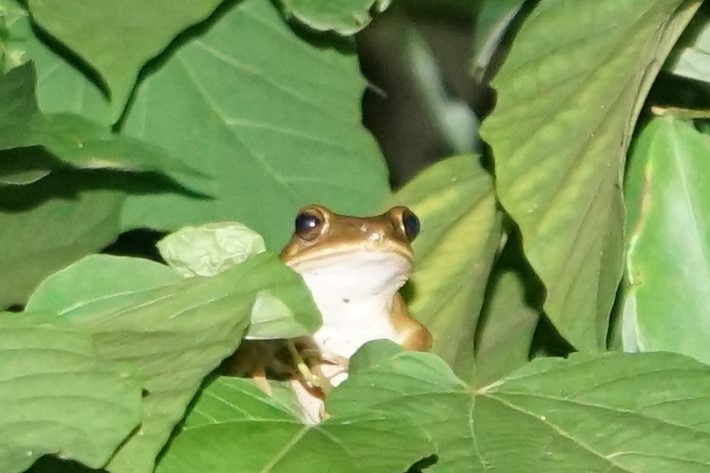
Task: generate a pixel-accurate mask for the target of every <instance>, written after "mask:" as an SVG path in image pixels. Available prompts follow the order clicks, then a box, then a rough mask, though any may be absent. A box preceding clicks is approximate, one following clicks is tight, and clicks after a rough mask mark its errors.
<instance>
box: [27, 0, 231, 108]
mask: <svg viewBox="0 0 710 473" xmlns="http://www.w3.org/2000/svg"><path fill="white" fill-rule="evenodd" d="M221 1H222V0H200V1H197V2H183V1H182V0H154V1H151V2H147V3H146V2H143V1H141V0H122V1H121V2H115V1H113V0H64V1H62V2H58V3H57V2H52V1H47V0H29V2H28V3H29V7H30V10H31V12H32V17H33V19H34V20H35V21H36V22H37V23H38V24H39V25H40V26H42V28H44V29H45V30H47V31H48V32H49V33H51V34H52V35H53V36H54V37H55V38H57V39H58V40H59V41H61V42H62V43H63V44H65V45H66V46H67V47H68V48H70V49H71V50H73V51H74V52H75V53H77V54H78V55H79V56H80V57H81V58H82V59H84V60H85V61H86V62H87V63H88V64H90V65H91V66H92V67H93V68H94V69H95V70H96V71H97V72H99V73H100V74H101V77H102V79H103V81H105V83H106V84H107V85H108V89H109V91H110V96H111V109H112V116H113V118H114V119H118V117H119V116H120V114H121V112H122V110H123V108H124V106H125V104H126V101H127V100H128V97H129V96H130V93H131V91H132V90H133V87H134V84H135V81H136V78H137V76H138V72H139V71H140V70H141V68H142V67H143V65H144V64H145V63H146V62H147V61H148V60H149V59H151V58H153V57H154V56H156V55H157V54H158V53H160V52H161V51H162V50H163V49H164V48H165V47H166V46H167V45H168V44H169V43H170V42H171V41H172V40H173V39H174V38H175V36H176V35H177V34H178V33H180V32H181V31H183V30H184V29H185V28H187V27H188V26H190V25H192V24H194V23H198V22H200V21H202V20H204V19H205V18H207V17H208V16H209V15H210V14H211V13H212V12H213V11H214V9H215V8H216V7H217V5H219V4H220V3H221Z"/></svg>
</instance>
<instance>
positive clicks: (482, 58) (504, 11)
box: [472, 0, 525, 81]
mask: <svg viewBox="0 0 710 473" xmlns="http://www.w3.org/2000/svg"><path fill="white" fill-rule="evenodd" d="M524 2H525V0H484V1H483V5H482V6H481V7H480V11H479V12H478V15H476V28H475V29H474V36H473V54H472V56H473V61H472V70H473V76H474V77H475V78H476V79H478V80H479V81H480V80H483V78H484V76H485V73H486V71H487V70H488V66H489V64H490V62H491V58H492V57H493V55H494V54H495V53H496V51H498V47H499V46H500V42H501V41H502V40H503V38H504V36H505V33H506V32H507V31H508V27H509V26H510V23H511V22H512V21H513V20H514V19H515V17H516V15H517V14H518V12H519V11H520V9H521V8H522V6H523V3H524Z"/></svg>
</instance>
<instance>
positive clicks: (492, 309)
mask: <svg viewBox="0 0 710 473" xmlns="http://www.w3.org/2000/svg"><path fill="white" fill-rule="evenodd" d="M522 251H523V250H522V248H521V245H520V242H519V241H518V240H517V238H516V237H515V236H513V235H508V241H507V243H506V245H505V247H504V248H503V251H502V252H501V254H500V256H499V257H498V259H497V260H496V262H495V264H494V265H493V270H492V271H491V277H490V279H489V281H488V286H487V288H486V297H485V302H484V305H483V308H482V309H481V319H480V320H479V322H478V326H477V327H476V338H475V348H476V372H475V376H474V377H473V379H472V384H473V385H474V386H476V387H479V386H484V385H486V384H489V383H491V382H493V381H496V380H498V379H500V378H502V377H503V376H504V375H506V374H508V373H510V372H511V371H513V370H514V369H517V368H519V367H521V366H523V365H524V364H525V363H527V361H528V360H529V359H530V348H531V345H532V340H533V335H534V334H535V329H536V328H537V325H538V321H539V319H540V307H541V305H542V294H541V292H542V291H541V289H540V288H539V287H538V286H539V282H538V281H537V278H536V277H535V275H534V274H532V271H531V270H530V268H529V266H528V264H527V262H526V261H525V260H524V257H523V254H522Z"/></svg>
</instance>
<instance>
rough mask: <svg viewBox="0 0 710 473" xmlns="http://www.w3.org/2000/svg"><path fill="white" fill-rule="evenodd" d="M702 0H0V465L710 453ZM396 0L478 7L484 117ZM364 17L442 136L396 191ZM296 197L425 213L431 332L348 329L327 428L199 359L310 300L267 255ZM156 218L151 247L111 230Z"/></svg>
mask: <svg viewBox="0 0 710 473" xmlns="http://www.w3.org/2000/svg"><path fill="white" fill-rule="evenodd" d="M390 3H392V4H390ZM701 3H702V2H701V1H700V0H598V1H594V2H591V1H585V0H540V1H538V2H524V1H523V0H504V1H494V0H488V1H473V0H471V1H464V0H452V1H447V2H437V3H436V4H435V5H434V4H431V3H430V2H418V1H415V0H400V1H399V2H389V1H385V0H383V1H378V0H364V1H363V0H348V1H339V2H333V1H325V0H281V1H279V2H271V1H269V0H241V1H236V0H222V1H220V0H199V1H193V2H184V1H179V0H154V1H152V2H139V1H137V0H122V1H119V2H117V1H109V0H62V1H61V2H50V1H47V0H27V1H24V2H20V1H16V0H0V275H1V276H0V308H3V309H6V311H5V312H2V313H0V471H2V472H7V473H14V472H22V471H26V470H28V469H29V470H31V471H35V472H59V473H72V472H73V473H79V472H86V471H87V470H88V469H90V468H92V469H99V470H101V469H103V470H106V471H109V472H111V473H149V472H152V471H157V472H160V473H173V472H176V473H193V472H202V471H210V472H225V473H226V472H272V471H273V472H281V473H289V472H294V473H295V472H302V471H309V472H314V473H316V472H324V473H325V472H332V471H336V469H337V471H342V472H345V473H349V472H353V473H355V472H358V473H360V472H362V473H365V472H367V473H377V472H382V473H397V472H405V471H407V469H409V468H411V467H412V465H416V466H414V467H413V468H412V470H411V471H426V472H434V473H436V472H446V473H458V472H462V473H463V472H471V471H474V472H479V471H480V472H484V471H487V470H495V471H504V472H521V473H528V472H530V473H537V472H547V473H556V472H560V473H562V472H600V473H601V472H611V471H614V472H617V471H618V472H633V473H651V472H662V471H673V472H683V473H685V472H689V473H694V472H698V473H700V472H703V473H704V472H706V471H708V469H710V448H709V447H710V399H709V398H710V394H709V393H710V366H708V365H707V363H710V314H708V307H710V160H708V156H709V155H710V137H709V136H708V131H709V130H710V128H709V127H708V123H707V118H708V117H709V116H710V115H709V114H708V108H709V105H708V103H706V102H707V98H708V97H710V95H708V83H710V33H708V32H710V26H709V25H710V23H708V19H710V16H709V13H708V9H707V8H706V6H704V5H702V4H701ZM415 10H416V11H419V12H420V13H421V12H422V11H426V12H427V13H426V14H427V15H432V16H436V17H437V18H440V19H441V22H443V23H446V22H447V21H448V22H454V21H455V20H456V21H458V20H462V19H463V21H475V25H476V30H475V31H476V34H475V38H473V37H472V38H471V44H472V45H473V46H472V48H471V49H472V52H471V54H470V57H469V61H470V74H469V78H471V80H475V81H479V83H478V84H477V85H478V86H480V87H482V88H483V87H485V86H487V85H488V82H487V81H488V78H489V76H492V77H493V79H492V82H491V85H492V87H493V88H494V89H495V93H496V101H495V106H494V108H493V110H492V111H491V112H490V114H487V115H486V116H483V114H482V113H478V112H479V111H478V110H473V111H472V110H471V109H469V108H468V106H467V104H466V103H465V102H464V101H463V100H462V99H461V98H460V97H452V96H451V95H450V91H448V90H447V88H446V87H444V86H443V85H442V83H441V77H440V75H439V72H438V71H437V67H436V66H437V63H436V60H435V59H436V58H433V57H432V55H431V50H430V49H428V47H427V45H426V41H425V40H424V39H423V36H422V35H419V34H417V28H416V25H415V22H413V21H411V19H408V12H411V11H415ZM392 15H394V16H392ZM388 18H390V20H388ZM392 18H395V20H394V21H391V19H392ZM378 21H383V22H385V23H384V24H385V25H387V23H386V22H387V21H391V23H390V26H391V27H392V28H395V27H397V28H404V30H406V31H408V33H407V34H405V35H403V37H404V38H406V41H405V43H406V48H409V49H407V51H408V54H410V53H411V54H410V55H409V56H407V57H408V59H406V61H409V62H407V64H408V65H409V67H411V70H412V71H413V74H414V75H415V76H416V77H417V80H418V81H419V88H418V89H417V90H418V91H419V94H420V96H418V97H416V100H418V101H420V102H421V103H423V104H425V108H426V109H427V110H428V111H429V117H428V120H430V121H431V122H432V123H433V124H434V126H435V127H436V128H437V129H438V130H439V132H440V133H441V135H442V136H443V137H445V139H446V140H447V145H448V147H449V149H450V150H452V153H451V154H452V156H435V158H437V162H436V163H435V164H432V165H430V166H428V167H427V168H426V169H423V170H422V171H421V172H420V173H419V174H417V176H416V177H414V178H413V179H411V180H409V182H407V183H406V184H405V185H404V186H402V187H401V188H398V189H395V190H392V189H391V188H390V184H389V174H388V167H387V164H388V163H387V162H386V161H385V159H384V157H383V155H382V152H381V151H380V148H378V143H377V142H376V140H375V139H374V138H373V135H372V134H371V133H370V131H369V130H368V129H367V128H365V126H363V125H362V116H363V112H362V96H363V93H364V91H365V90H366V88H367V86H368V82H367V80H366V78H365V77H364V76H363V74H362V72H361V70H360V64H359V60H360V59H361V58H360V57H359V56H358V54H362V51H361V50H358V49H357V48H356V47H355V46H356V41H357V40H356V36H355V35H356V33H358V32H363V30H364V33H367V32H368V30H369V29H370V28H375V25H376V23H377V22H378ZM403 25H404V26H403ZM385 28H387V26H385ZM361 34H362V33H361ZM406 61H405V62H406ZM498 63H500V64H498ZM385 92H387V91H385ZM462 104H463V105H464V106H462ZM474 112H476V113H474ZM479 121H480V123H481V126H480V134H479V129H478V126H477V124H478V122H479ZM486 145H487V146H486ZM312 202H318V203H322V204H324V205H327V206H328V207H330V208H332V209H333V210H336V211H337V212H338V213H345V214H347V213H351V214H373V213H377V212H379V211H381V210H382V209H384V208H387V207H389V206H391V205H395V204H405V205H408V206H410V207H411V208H412V209H413V210H414V211H415V212H416V213H417V214H418V215H419V217H420V219H421V221H422V233H421V235H420V237H419V238H418V239H417V240H416V241H415V243H414V246H415V248H414V249H415V253H416V258H417V263H416V272H415V274H414V275H413V276H412V278H411V281H410V282H409V284H408V286H407V287H405V296H406V299H407V301H408V304H409V306H410V308H411V311H412V313H413V314H414V315H415V316H416V317H417V318H419V319H420V320H422V321H423V322H424V323H426V325H427V326H428V327H429V328H430V330H431V332H432V333H433V334H434V337H435V344H434V349H433V353H409V352H402V351H400V350H399V349H398V348H397V347H395V346H393V345H392V344H390V343H389V342H383V341H380V342H373V343H370V344H368V345H366V346H365V347H363V348H362V349H361V350H360V351H359V352H358V353H357V354H356V355H355V357H354V358H353V359H352V360H351V376H350V378H349V379H348V380H347V381H346V382H345V383H343V384H342V385H341V386H339V387H337V388H336V389H335V390H334V391H333V392H332V394H331V395H330V396H329V398H328V400H327V404H326V406H327V410H328V413H329V414H330V417H329V418H328V419H326V420H325V421H324V422H322V423H321V424H319V425H317V426H307V425H304V424H303V422H302V421H301V418H300V415H299V412H298V408H297V406H296V404H295V401H294V399H293V397H292V395H291V393H290V392H289V390H288V389H287V385H286V384H280V383H277V382H274V383H272V389H273V393H272V395H271V396H269V395H267V394H265V393H264V392H262V391H261V390H259V389H258V388H257V387H256V386H255V385H254V384H252V382H251V381H250V380H246V379H240V378H229V377H219V376H217V375H216V374H215V369H216V368H217V367H218V366H219V365H220V363H221V362H222V360H224V359H225V358H226V357H228V356H229V355H230V354H232V353H233V352H234V351H235V350H236V348H237V347H238V346H239V344H240V342H241V341H242V339H243V338H244V337H245V336H246V337H257V338H269V337H273V338H276V337H285V336H300V335H304V334H307V333H311V332H313V331H314V330H315V329H316V328H317V327H318V324H319V315H318V313H317V310H316V308H315V306H314V304H313V302H312V300H311V298H310V295H309V294H308V291H307V289H306V288H305V287H304V285H303V283H302V281H301V279H300V278H299V277H298V276H297V275H296V274H295V273H293V272H292V271H290V270H289V269H288V268H287V267H286V266H285V265H283V263H282V262H281V261H280V260H279V258H278V257H277V256H276V253H277V252H278V251H279V249H280V247H281V246H282V245H283V244H284V243H285V241H286V240H287V238H288V237H289V234H290V231H291V227H292V221H293V217H294V215H295V212H296V209H297V208H298V207H300V206H302V205H305V204H309V203H312ZM221 222H240V223H242V224H244V225H246V226H248V227H249V228H251V229H253V230H255V231H256V232H257V233H258V234H259V235H261V237H263V241H262V240H261V238H260V237H259V236H258V235H255V234H253V233H251V232H249V231H248V230H246V229H245V228H244V227H243V226H240V225H237V224H233V223H221ZM187 226H193V227H195V228H190V229H184V227H187ZM146 229H147V230H151V231H155V232H160V233H161V234H163V233H164V234H170V236H168V237H167V238H165V239H163V240H162V242H161V243H160V245H159V248H160V252H161V253H162V254H163V255H164V259H165V261H167V262H168V263H169V264H163V263H161V262H157V261H153V260H150V259H146V258H145V257H143V256H144V254H143V253H144V252H141V251H138V250H137V249H135V251H131V250H130V248H129V251H127V252H126V251H123V252H120V253H121V254H120V255H117V254H116V253H117V251H115V248H113V249H112V248H111V247H109V245H111V244H112V243H113V242H115V241H116V240H117V239H119V238H125V237H126V234H129V233H131V232H132V233H133V234H134V235H135V234H136V232H135V231H136V230H146ZM181 229H182V230H181ZM144 233H145V232H144ZM144 233H140V232H139V233H137V234H138V235H139V236H140V235H143V236H145V235H144ZM225 242H226V243H225ZM149 243H150V244H151V245H152V244H153V243H154V242H149ZM235 244H236V245H237V246H236V247H235V246H234V245H235ZM239 245H242V246H239ZM129 246H130V245H129ZM107 247H109V248H108V249H107ZM264 250H265V251H264ZM112 253H113V254H112ZM235 258H238V259H237V260H235ZM204 271H206V273H205V272H204ZM255 302H256V303H255ZM553 355H555V356H553ZM560 355H561V356H560Z"/></svg>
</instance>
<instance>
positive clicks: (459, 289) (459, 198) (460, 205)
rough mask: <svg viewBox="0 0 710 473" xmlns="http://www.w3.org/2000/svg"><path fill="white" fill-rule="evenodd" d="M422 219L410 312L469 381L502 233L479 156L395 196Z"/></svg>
mask: <svg viewBox="0 0 710 473" xmlns="http://www.w3.org/2000/svg"><path fill="white" fill-rule="evenodd" d="M392 202H393V203H394V204H403V205H407V206H409V207H410V208H411V209H412V210H413V211H414V212H415V213H416V214H417V215H418V216H419V218H420V220H421V225H422V231H421V233H420V235H419V236H418V237H417V239H416V240H415V241H414V244H413V246H414V253H415V257H416V264H415V268H416V271H415V273H414V275H413V276H412V278H411V280H410V281H411V287H410V289H411V293H410V295H411V297H408V303H409V307H410V309H411V311H412V313H413V314H414V315H415V316H416V317H417V319H419V320H421V321H422V322H423V323H424V324H425V325H426V326H427V327H428V328H429V330H430V331H431V332H432V334H433V335H434V352H435V353H437V354H438V355H439V356H441V357H442V358H443V359H444V360H446V361H447V362H448V363H449V364H451V365H452V366H453V367H454V369H455V371H456V372H457V373H458V374H459V375H460V376H462V377H463V378H466V379H467V378H468V377H469V376H470V375H471V372H472V369H473V350H474V347H473V335H474V331H475V328H476V321H477V320H478V314H479V311H480V309H481V305H482V304H483V294H484V291H485V288H486V280H487V279H488V274H489V273H490V269H491V264H492V263H493V257H494V255H495V252H496V248H497V246H498V243H499V241H500V236H501V219H500V214H499V213H498V212H497V210H496V203H495V198H494V196H493V186H492V179H491V176H490V174H488V172H486V170H485V169H483V167H482V166H481V163H480V159H479V158H478V157H476V156H459V157H454V158H449V159H447V160H444V161H441V162H440V163H437V164H435V165H434V166H432V167H430V168H429V169H427V170H426V171H424V172H423V173H422V174H421V175H419V176H417V177H416V178H415V179H414V180H413V181H411V182H410V183H409V184H408V185H406V186H405V187H404V188H402V189H401V190H400V191H399V192H398V193H397V194H396V195H395V196H394V197H393V200H392Z"/></svg>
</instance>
